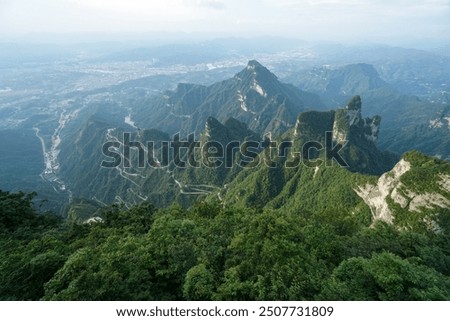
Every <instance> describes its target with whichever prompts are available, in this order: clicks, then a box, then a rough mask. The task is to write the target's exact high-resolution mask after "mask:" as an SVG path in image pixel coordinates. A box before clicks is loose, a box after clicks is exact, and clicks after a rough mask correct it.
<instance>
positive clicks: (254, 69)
mask: <svg viewBox="0 0 450 321" xmlns="http://www.w3.org/2000/svg"><path fill="white" fill-rule="evenodd" d="M236 76H237V77H238V78H241V79H244V78H247V77H251V78H253V79H256V78H259V79H261V80H263V79H266V80H267V79H271V80H277V79H278V78H277V76H275V75H274V74H273V73H271V72H270V71H269V69H267V68H266V67H264V66H263V65H261V64H260V63H259V62H258V61H256V60H250V61H249V62H248V64H247V67H245V69H243V70H242V71H241V72H239V73H238V74H237V75H236Z"/></svg>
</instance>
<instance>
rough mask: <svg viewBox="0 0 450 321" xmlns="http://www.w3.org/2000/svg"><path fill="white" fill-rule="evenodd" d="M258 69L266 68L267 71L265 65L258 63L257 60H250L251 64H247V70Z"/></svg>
mask: <svg viewBox="0 0 450 321" xmlns="http://www.w3.org/2000/svg"><path fill="white" fill-rule="evenodd" d="M258 68H264V69H266V68H265V67H264V66H263V65H261V64H260V63H259V62H258V61H256V60H250V61H249V62H248V64H247V69H250V70H255V69H258Z"/></svg>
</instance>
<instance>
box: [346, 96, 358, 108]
mask: <svg viewBox="0 0 450 321" xmlns="http://www.w3.org/2000/svg"><path fill="white" fill-rule="evenodd" d="M346 108H347V109H349V110H361V97H360V96H359V95H356V96H353V98H352V99H350V101H349V102H348V103H347V106H346Z"/></svg>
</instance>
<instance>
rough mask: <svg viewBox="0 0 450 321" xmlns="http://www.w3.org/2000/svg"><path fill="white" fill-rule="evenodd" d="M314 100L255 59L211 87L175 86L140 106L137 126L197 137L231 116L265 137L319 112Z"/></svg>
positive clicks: (314, 96) (317, 100) (318, 106)
mask: <svg viewBox="0 0 450 321" xmlns="http://www.w3.org/2000/svg"><path fill="white" fill-rule="evenodd" d="M323 107H324V104H323V103H322V102H321V100H320V98H319V97H318V96H317V95H314V94H311V93H308V92H305V91H302V90H299V89H297V88H295V87H294V86H292V85H287V84H283V83H281V82H279V81H278V79H277V77H276V76H275V75H274V74H272V73H271V72H270V71H269V70H267V69H266V68H265V67H264V66H262V65H261V64H260V63H258V62H257V61H255V60H252V61H249V63H248V65H247V67H246V68H245V69H244V70H242V71H241V72H239V73H237V74H236V75H235V76H234V77H233V78H231V79H228V80H225V81H222V82H218V83H215V84H213V85H211V86H199V85H193V84H179V85H178V87H177V88H176V90H175V91H173V92H166V93H164V94H163V95H161V96H159V97H157V98H152V99H149V100H148V101H147V102H144V103H143V104H142V106H141V107H140V109H139V110H138V114H139V119H138V120H137V121H136V123H137V124H138V126H139V127H142V128H157V129H160V130H163V131H166V132H168V133H169V134H173V133H176V132H179V131H181V132H182V133H185V134H189V133H191V132H196V133H199V132H201V131H202V130H203V126H204V123H205V121H206V120H207V119H208V117H214V118H217V119H218V120H219V121H221V122H224V121H226V120H227V119H228V118H230V117H234V118H236V119H237V120H239V121H241V122H244V123H246V124H248V126H249V129H251V130H253V131H255V132H257V133H259V134H264V133H267V132H272V133H274V134H279V133H282V132H283V131H285V130H286V129H288V128H289V127H290V126H292V125H293V124H294V123H295V119H296V117H297V115H298V113H299V112H301V111H305V110H308V109H321V108H323Z"/></svg>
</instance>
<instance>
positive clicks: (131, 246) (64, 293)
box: [0, 192, 450, 300]
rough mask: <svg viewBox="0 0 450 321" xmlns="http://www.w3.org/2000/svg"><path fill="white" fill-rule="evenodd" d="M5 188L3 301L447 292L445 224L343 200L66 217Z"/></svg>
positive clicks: (1, 202)
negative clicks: (347, 206)
mask: <svg viewBox="0 0 450 321" xmlns="http://www.w3.org/2000/svg"><path fill="white" fill-rule="evenodd" d="M33 196H34V195H32V194H31V195H26V194H23V193H7V192H0V299H1V300H184V299H186V300H324V299H325V300H449V299H450V239H449V235H448V234H447V232H443V233H432V232H426V231H423V232H414V231H412V230H399V229H396V228H395V226H393V225H387V224H384V223H381V222H379V223H376V224H375V225H374V226H370V222H367V220H364V219H361V220H358V219H355V218H354V217H351V216H349V214H348V213H345V212H342V211H341V210H340V209H338V208H327V209H326V210H324V211H320V212H317V213H315V212H308V211H307V210H305V211H299V212H293V211H291V212H289V211H282V210H276V209H263V210H256V209H250V208H244V207H224V206H223V205H222V204H219V203H216V202H214V201H208V202H200V203H197V204H196V205H194V206H193V207H191V208H190V209H182V208H180V207H179V206H172V207H168V208H165V209H157V208H155V207H154V206H152V205H151V204H148V203H144V204H141V205H139V206H136V207H133V208H130V209H128V210H127V209H124V208H121V207H120V206H111V207H107V208H104V209H103V210H101V213H100V215H101V217H102V218H103V223H92V224H83V223H77V222H75V221H72V222H70V221H62V220H58V219H56V218H55V217H54V216H52V215H45V214H38V213H36V211H35V210H34V209H33V205H32V198H33Z"/></svg>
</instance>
